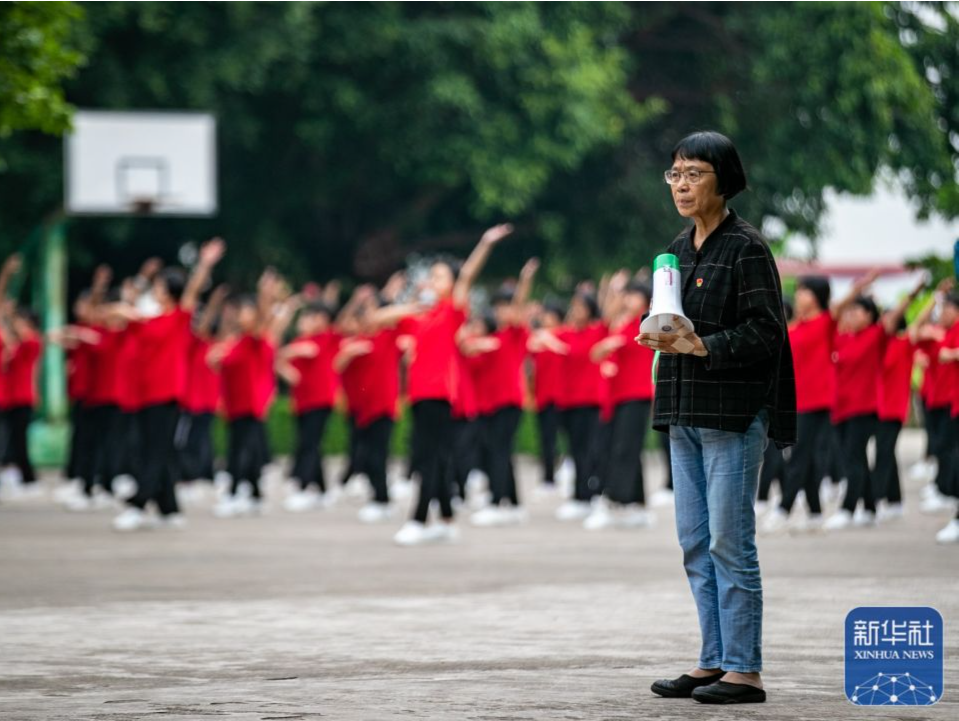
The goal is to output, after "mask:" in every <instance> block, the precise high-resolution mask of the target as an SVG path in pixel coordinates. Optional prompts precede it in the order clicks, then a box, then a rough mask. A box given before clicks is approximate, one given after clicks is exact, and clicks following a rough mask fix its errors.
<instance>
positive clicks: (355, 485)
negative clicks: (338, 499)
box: [343, 473, 371, 501]
mask: <svg viewBox="0 0 959 721" xmlns="http://www.w3.org/2000/svg"><path fill="white" fill-rule="evenodd" d="M370 490H371V489H370V479H369V478H367V477H366V476H365V475H363V474H362V473H360V474H357V475H355V476H353V477H352V478H350V480H348V481H347V482H346V485H345V486H343V495H344V496H346V497H347V498H351V499H353V500H354V501H355V500H359V499H362V498H369V497H370Z"/></svg>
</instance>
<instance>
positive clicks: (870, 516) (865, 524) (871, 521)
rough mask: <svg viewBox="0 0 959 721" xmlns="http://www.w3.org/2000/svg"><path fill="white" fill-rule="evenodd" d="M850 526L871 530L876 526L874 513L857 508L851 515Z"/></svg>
mask: <svg viewBox="0 0 959 721" xmlns="http://www.w3.org/2000/svg"><path fill="white" fill-rule="evenodd" d="M852 525H853V526H855V527H856V528H871V527H872V526H875V525H876V513H875V511H867V510H866V509H865V508H857V509H856V512H855V513H854V514H853V515H852Z"/></svg>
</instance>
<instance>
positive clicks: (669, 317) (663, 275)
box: [639, 253, 693, 333]
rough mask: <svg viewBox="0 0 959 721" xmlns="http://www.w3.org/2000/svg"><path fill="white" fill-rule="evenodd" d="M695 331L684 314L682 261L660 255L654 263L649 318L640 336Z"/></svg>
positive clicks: (666, 254) (667, 255)
mask: <svg viewBox="0 0 959 721" xmlns="http://www.w3.org/2000/svg"><path fill="white" fill-rule="evenodd" d="M683 327H685V328H687V329H688V330H690V331H692V330H693V323H692V321H691V320H689V318H687V317H686V314H685V313H683V284H682V275H681V274H680V272H679V258H677V257H676V256H675V255H673V254H672V253H663V254H662V255H657V256H656V260H655V261H653V300H652V303H651V304H650V308H649V316H648V317H647V318H646V319H645V320H644V321H643V322H642V323H641V324H640V326H639V330H640V332H641V333H676V332H677V331H678V330H679V329H680V328H683Z"/></svg>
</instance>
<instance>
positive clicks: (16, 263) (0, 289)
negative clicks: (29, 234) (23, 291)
mask: <svg viewBox="0 0 959 721" xmlns="http://www.w3.org/2000/svg"><path fill="white" fill-rule="evenodd" d="M22 267H23V259H22V258H21V256H20V254H19V253H14V254H13V255H11V256H10V257H9V258H7V259H6V260H5V261H4V262H3V267H2V268H0V303H2V302H3V301H4V300H6V298H7V288H8V287H9V286H10V279H11V278H13V276H15V275H16V274H17V273H18V272H19V271H20V268H22Z"/></svg>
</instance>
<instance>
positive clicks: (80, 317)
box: [47, 290, 100, 503]
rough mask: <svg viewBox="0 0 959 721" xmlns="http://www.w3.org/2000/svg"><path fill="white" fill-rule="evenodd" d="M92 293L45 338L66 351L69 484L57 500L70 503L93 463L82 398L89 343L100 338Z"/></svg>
mask: <svg viewBox="0 0 959 721" xmlns="http://www.w3.org/2000/svg"><path fill="white" fill-rule="evenodd" d="M91 297H92V293H91V291H89V290H85V291H83V292H82V293H80V295H79V296H78V297H77V299H76V300H75V301H74V303H73V315H74V320H75V321H76V322H75V323H74V324H72V325H67V326H64V327H63V328H58V329H55V330H52V331H50V332H49V333H48V334H47V340H48V341H49V342H51V343H54V344H56V345H59V346H61V347H62V348H64V350H65V351H66V373H67V398H68V399H69V401H70V447H69V450H68V452H67V463H66V467H65V468H64V476H65V478H66V479H67V480H68V481H69V482H70V485H68V486H64V487H62V488H60V489H58V490H57V492H56V499H57V501H59V502H63V503H71V502H73V501H75V500H76V499H77V498H81V497H82V495H83V494H82V490H81V489H82V487H83V481H82V477H83V475H84V474H85V473H92V472H91V471H87V469H88V468H89V467H90V465H91V464H92V463H93V461H92V457H93V447H92V446H93V441H94V438H93V434H92V433H90V424H89V422H88V420H87V414H86V408H85V401H86V397H87V393H88V392H89V388H90V376H91V367H90V366H91V361H90V354H89V347H88V345H89V344H90V343H95V342H97V341H98V340H99V338H100V336H99V334H98V333H96V332H95V331H93V330H92V328H91V325H92V308H93V304H92V302H91Z"/></svg>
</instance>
